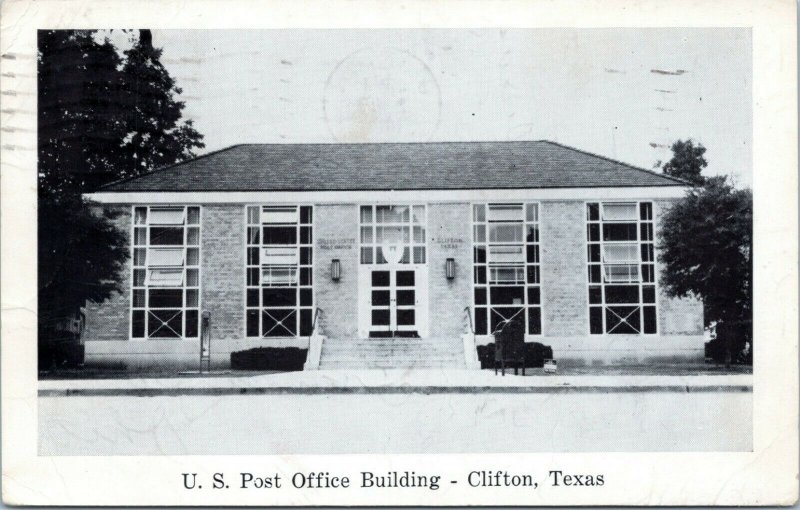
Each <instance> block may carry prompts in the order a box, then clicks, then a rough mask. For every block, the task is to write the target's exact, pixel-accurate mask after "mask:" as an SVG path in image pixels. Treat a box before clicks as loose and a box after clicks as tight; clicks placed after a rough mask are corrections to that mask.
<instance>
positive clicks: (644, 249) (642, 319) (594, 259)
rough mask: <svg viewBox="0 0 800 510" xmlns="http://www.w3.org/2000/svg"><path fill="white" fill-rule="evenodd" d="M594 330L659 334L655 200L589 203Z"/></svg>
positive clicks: (591, 329) (589, 248)
mask: <svg viewBox="0 0 800 510" xmlns="http://www.w3.org/2000/svg"><path fill="white" fill-rule="evenodd" d="M586 220H587V222H586V229H587V240H588V254H587V256H588V264H589V330H590V333H592V334H605V333H608V334H639V333H646V334H653V333H656V322H657V321H656V287H655V249H654V245H653V243H654V241H653V204H652V203H651V202H638V203H637V202H626V203H589V204H586Z"/></svg>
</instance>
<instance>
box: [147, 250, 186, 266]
mask: <svg viewBox="0 0 800 510" xmlns="http://www.w3.org/2000/svg"><path fill="white" fill-rule="evenodd" d="M150 265H151V266H182V265H183V248H157V249H156V248H154V249H151V250H150Z"/></svg>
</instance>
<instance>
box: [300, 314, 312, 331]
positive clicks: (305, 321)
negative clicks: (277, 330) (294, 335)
mask: <svg viewBox="0 0 800 510" xmlns="http://www.w3.org/2000/svg"><path fill="white" fill-rule="evenodd" d="M312 313H313V311H312V310H311V309H310V308H307V309H303V310H300V335H301V336H311V333H313V331H312V328H313V327H314V317H313V315H312Z"/></svg>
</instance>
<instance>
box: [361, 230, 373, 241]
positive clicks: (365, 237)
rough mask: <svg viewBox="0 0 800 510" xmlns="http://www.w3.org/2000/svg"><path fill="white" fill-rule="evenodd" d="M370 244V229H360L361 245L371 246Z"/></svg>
mask: <svg viewBox="0 0 800 510" xmlns="http://www.w3.org/2000/svg"><path fill="white" fill-rule="evenodd" d="M372 242H373V239H372V227H361V243H362V244H371V243H372Z"/></svg>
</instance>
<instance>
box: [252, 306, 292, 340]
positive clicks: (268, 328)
mask: <svg viewBox="0 0 800 510" xmlns="http://www.w3.org/2000/svg"><path fill="white" fill-rule="evenodd" d="M261 334H262V336H266V337H280V336H295V335H296V334H297V310H295V309H291V310H285V309H283V310H282V309H274V308H272V309H266V310H264V311H263V312H262V314H261Z"/></svg>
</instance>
